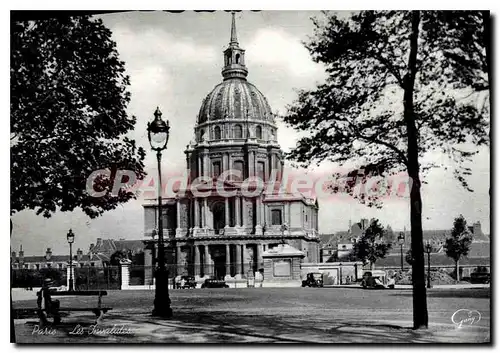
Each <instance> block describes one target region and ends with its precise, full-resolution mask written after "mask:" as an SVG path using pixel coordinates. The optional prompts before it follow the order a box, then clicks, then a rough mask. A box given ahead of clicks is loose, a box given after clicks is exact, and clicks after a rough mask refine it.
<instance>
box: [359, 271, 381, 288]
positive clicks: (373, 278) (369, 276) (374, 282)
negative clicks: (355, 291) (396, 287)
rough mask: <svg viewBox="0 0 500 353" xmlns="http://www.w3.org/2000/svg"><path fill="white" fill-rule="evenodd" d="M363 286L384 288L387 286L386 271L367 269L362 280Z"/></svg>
mask: <svg viewBox="0 0 500 353" xmlns="http://www.w3.org/2000/svg"><path fill="white" fill-rule="evenodd" d="M361 286H362V287H363V288H376V289H383V288H386V286H385V272H384V271H367V272H365V273H364V274H363V279H362V280H361Z"/></svg>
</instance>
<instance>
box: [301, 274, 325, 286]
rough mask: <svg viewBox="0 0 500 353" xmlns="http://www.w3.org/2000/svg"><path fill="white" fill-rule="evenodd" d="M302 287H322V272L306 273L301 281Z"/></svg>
mask: <svg viewBox="0 0 500 353" xmlns="http://www.w3.org/2000/svg"><path fill="white" fill-rule="evenodd" d="M302 287H323V274H322V273H320V272H311V273H308V274H307V276H306V279H305V280H303V281H302Z"/></svg>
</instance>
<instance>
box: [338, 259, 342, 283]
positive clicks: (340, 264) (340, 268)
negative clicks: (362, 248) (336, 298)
mask: <svg viewBox="0 0 500 353" xmlns="http://www.w3.org/2000/svg"><path fill="white" fill-rule="evenodd" d="M339 270H340V271H339V272H340V281H339V282H340V283H339V284H342V262H341V263H339Z"/></svg>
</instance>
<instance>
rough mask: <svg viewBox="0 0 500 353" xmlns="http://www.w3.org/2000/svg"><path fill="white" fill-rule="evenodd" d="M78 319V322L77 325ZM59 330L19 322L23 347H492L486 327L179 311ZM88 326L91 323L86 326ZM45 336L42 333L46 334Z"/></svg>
mask: <svg viewBox="0 0 500 353" xmlns="http://www.w3.org/2000/svg"><path fill="white" fill-rule="evenodd" d="M75 319H76V320H75ZM71 321H72V322H73V323H70V322H68V323H66V324H63V325H61V326H58V327H57V328H53V329H49V330H47V331H44V332H42V331H36V329H35V327H36V326H35V325H37V322H36V321H33V320H32V319H31V320H16V336H17V341H18V343H91V344H96V343H97V344H101V343H169V344H182V343H189V344H192V343H225V344H227V343H371V344H374V343H382V344H407V343H445V342H446V343H463V342H468V343H488V342H489V341H490V338H489V332H488V330H487V329H485V328H484V327H481V326H468V327H462V328H457V327H456V326H454V325H452V324H439V323H433V322H431V323H430V327H429V329H425V330H419V331H414V330H412V329H411V324H412V323H411V321H396V320H383V319H382V320H377V321H376V322H369V321H364V322H363V321H352V320H351V321H348V320H345V319H338V320H334V321H332V322H313V323H310V324H309V325H307V324H304V322H303V321H302V320H300V319H295V318H293V317H286V316H285V317H281V318H278V320H273V325H270V324H269V323H268V321H267V320H264V321H262V318H261V319H260V320H259V315H252V314H250V315H248V314H240V315H237V316H233V315H230V316H220V315H218V314H217V313H213V314H210V313H204V314H201V315H200V314H194V313H193V312H179V311H178V312H176V314H175V317H174V318H173V319H170V320H162V319H158V318H153V317H151V315H150V314H149V313H148V312H145V311H139V310H127V311H124V312H120V313H116V312H115V313H114V314H110V315H109V316H108V317H107V318H106V320H105V323H103V324H101V325H99V326H94V325H93V324H92V323H90V321H89V318H88V316H87V317H84V316H81V319H78V316H76V315H75V317H73V318H72V320H71ZM85 322H87V323H86V324H85ZM40 332H42V333H40Z"/></svg>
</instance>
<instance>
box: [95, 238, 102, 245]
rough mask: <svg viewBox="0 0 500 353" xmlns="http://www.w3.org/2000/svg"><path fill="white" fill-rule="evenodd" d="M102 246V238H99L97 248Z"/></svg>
mask: <svg viewBox="0 0 500 353" xmlns="http://www.w3.org/2000/svg"><path fill="white" fill-rule="evenodd" d="M101 244H102V238H97V241H96V246H100V245H101Z"/></svg>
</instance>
